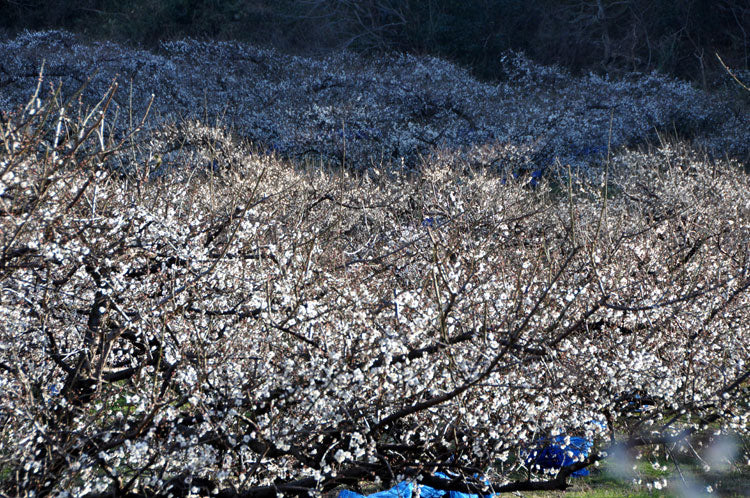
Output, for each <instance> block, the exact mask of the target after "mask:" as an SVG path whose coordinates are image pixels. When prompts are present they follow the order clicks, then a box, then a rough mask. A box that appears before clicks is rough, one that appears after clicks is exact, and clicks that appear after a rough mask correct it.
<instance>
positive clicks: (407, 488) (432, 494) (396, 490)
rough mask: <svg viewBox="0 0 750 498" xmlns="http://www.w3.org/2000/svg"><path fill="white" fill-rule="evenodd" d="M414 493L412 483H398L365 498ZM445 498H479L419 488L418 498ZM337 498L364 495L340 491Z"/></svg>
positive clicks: (401, 496) (405, 496)
mask: <svg viewBox="0 0 750 498" xmlns="http://www.w3.org/2000/svg"><path fill="white" fill-rule="evenodd" d="M435 475H436V476H437V477H442V478H445V479H448V478H449V477H448V476H447V475H445V474H442V473H440V472H437V473H435ZM413 491H414V483H412V482H410V481H403V482H400V483H398V484H397V485H396V486H394V487H392V488H391V489H387V490H385V491H380V492H379V493H373V494H371V495H367V498H412V493H413ZM445 495H447V496H446V498H479V495H472V494H469V493H459V492H458V491H443V490H440V489H434V488H431V487H429V486H420V489H419V497H420V498H439V497H441V496H445ZM492 496H495V495H487V496H486V497H484V498H490V497H492ZM338 498H365V495H361V494H359V493H355V492H354V491H349V490H346V489H345V490H342V491H340V492H339V495H338Z"/></svg>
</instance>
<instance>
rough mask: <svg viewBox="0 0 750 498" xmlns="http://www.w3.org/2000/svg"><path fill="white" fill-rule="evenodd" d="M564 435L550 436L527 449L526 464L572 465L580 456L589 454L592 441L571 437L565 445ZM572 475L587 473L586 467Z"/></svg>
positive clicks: (540, 466)
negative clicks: (550, 439) (545, 441)
mask: <svg viewBox="0 0 750 498" xmlns="http://www.w3.org/2000/svg"><path fill="white" fill-rule="evenodd" d="M565 439H566V436H564V435H559V436H555V437H554V438H552V441H548V442H547V444H544V441H540V442H539V443H538V446H539V448H538V449H532V450H527V452H526V456H525V459H526V465H529V466H532V465H535V466H538V467H539V468H540V469H559V468H561V467H566V466H568V465H572V464H574V463H576V462H578V461H579V460H580V457H584V458H585V457H587V456H589V452H590V451H591V446H592V443H591V441H589V440H588V439H585V438H582V437H575V436H573V437H571V438H570V441H569V444H568V445H567V446H566V445H565ZM572 475H573V476H574V477H582V476H587V475H589V471H588V469H581V470H577V471H575V472H573V474H572Z"/></svg>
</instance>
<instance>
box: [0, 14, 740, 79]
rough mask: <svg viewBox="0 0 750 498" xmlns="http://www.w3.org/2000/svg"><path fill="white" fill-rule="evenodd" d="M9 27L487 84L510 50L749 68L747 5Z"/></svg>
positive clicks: (668, 69)
mask: <svg viewBox="0 0 750 498" xmlns="http://www.w3.org/2000/svg"><path fill="white" fill-rule="evenodd" d="M0 20H2V21H0V22H2V23H3V24H5V25H6V26H8V27H15V28H34V29H40V28H63V27H65V28H69V29H70V28H75V29H79V30H82V31H85V32H88V33H91V34H93V35H95V36H99V37H108V38H113V37H114V38H116V39H119V40H121V41H123V40H129V41H131V42H135V43H146V44H149V45H150V46H154V45H155V44H156V43H157V42H158V41H160V40H165V39H171V38H174V37H184V36H191V37H212V38H220V39H240V40H245V41H252V42H265V43H267V42H272V43H273V44H274V45H276V46H279V47H284V48H286V49H289V50H294V51H300V50H309V49H310V48H314V49H318V50H319V49H325V48H331V47H339V48H340V47H342V46H348V47H349V48H355V49H358V50H365V51H370V50H373V49H374V50H397V51H408V52H418V53H422V54H432V55H438V56H442V57H447V58H449V59H451V60H453V61H456V62H459V63H461V64H464V65H468V66H469V67H471V68H473V70H474V71H475V72H476V74H479V75H481V76H484V77H490V78H497V77H499V76H502V75H503V67H502V66H501V65H500V64H499V59H500V56H501V55H502V54H503V53H504V52H506V51H508V50H514V51H524V52H526V53H527V54H528V55H529V56H530V57H531V58H532V59H533V60H535V61H537V62H541V63H545V64H553V63H555V64H561V65H564V66H566V67H569V68H574V69H575V70H579V69H583V70H584V72H588V70H594V71H606V72H622V71H630V70H639V71H651V70H660V71H663V72H665V73H668V74H671V75H673V76H674V75H676V76H679V77H681V78H685V79H689V80H693V81H696V82H698V83H701V84H706V85H710V86H713V85H715V84H716V83H717V81H715V78H716V77H717V76H720V75H721V71H717V70H718V69H719V66H718V64H717V61H716V59H715V57H714V53H715V52H717V51H718V52H720V53H721V54H722V55H723V56H724V57H725V58H726V59H727V60H728V61H729V62H730V63H731V64H732V65H733V66H735V67H737V68H740V69H748V68H749V65H750V59H748V53H749V51H750V39H749V38H748V33H750V7H748V6H747V2H744V1H741V0H683V1H678V2H675V1H673V0H661V1H653V0H625V1H622V0H617V1H614V0H564V1H559V0H537V1H530V2H527V1H521V0H482V1H472V2H465V1H460V0H406V1H404V0H365V1H363V0H253V1H250V2H248V1H234V0H233V1H221V2H217V1H213V0H168V1H156V0H129V1H112V0H85V1H81V0H76V1H75V2H72V1H68V0H62V1H57V2H53V3H52V4H50V3H49V2H46V1H42V0H26V1H24V2H6V3H4V4H3V5H2V6H0Z"/></svg>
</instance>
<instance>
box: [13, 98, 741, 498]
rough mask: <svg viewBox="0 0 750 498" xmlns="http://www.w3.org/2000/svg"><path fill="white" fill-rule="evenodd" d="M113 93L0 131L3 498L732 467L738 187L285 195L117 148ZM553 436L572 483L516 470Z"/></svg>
mask: <svg viewBox="0 0 750 498" xmlns="http://www.w3.org/2000/svg"><path fill="white" fill-rule="evenodd" d="M53 88H54V87H53ZM122 92H123V89H122V88H120V89H118V88H117V86H116V85H114V86H112V87H110V88H109V89H105V91H103V92H102V94H101V95H100V99H101V100H99V101H98V102H97V103H96V104H95V105H93V106H87V105H85V104H84V103H83V97H81V98H78V96H77V95H76V94H73V95H72V96H71V95H68V94H65V93H64V92H62V91H61V90H53V91H52V93H50V94H49V95H47V96H45V95H44V94H43V93H42V92H41V91H38V92H37V93H36V94H35V95H34V97H33V98H32V99H31V100H30V101H29V102H28V103H27V104H25V105H22V106H20V107H17V108H15V109H14V110H12V111H8V112H4V113H3V114H2V133H1V134H0V320H1V326H0V406H1V407H2V408H1V409H0V492H2V493H5V494H8V495H12V496H43V495H61V496H81V497H91V498H93V497H102V498H103V497H105V496H117V497H130V498H138V497H147V496H221V497H226V498H230V497H240V496H241V497H259V498H261V497H271V498H275V497H276V496H278V495H279V494H283V495H298V496H306V495H310V494H311V495H317V494H321V493H326V492H329V491H332V490H335V489H337V488H340V487H347V488H353V487H357V486H359V485H367V484H368V483H370V484H374V485H376V486H377V487H379V488H382V487H385V486H388V485H389V484H393V483H395V482H398V481H402V480H413V481H415V482H421V483H423V484H426V485H429V486H431V487H434V488H438V489H444V490H456V491H468V492H474V493H479V494H490V493H503V492H511V491H527V490H529V491H530V490H552V489H560V490H563V489H566V488H567V487H568V486H569V484H570V479H569V477H570V476H571V475H572V474H573V473H575V472H578V471H580V470H582V469H584V468H588V467H593V466H595V465H596V464H597V463H598V462H600V461H602V460H604V461H606V460H608V459H612V458H615V457H616V458H629V456H631V455H633V456H634V455H636V454H637V453H639V452H642V451H647V450H648V451H663V452H666V453H669V454H670V455H671V454H674V455H683V457H684V458H694V459H696V460H698V461H709V459H708V456H707V455H706V454H705V452H704V450H703V448H702V447H701V446H700V444H703V443H706V442H708V441H709V440H710V438H711V437H714V436H717V435H721V436H722V437H727V438H730V437H731V438H734V440H735V441H739V442H740V443H739V445H740V446H739V447H738V448H737V449H738V458H739V459H740V460H742V461H744V460H746V459H748V458H750V453H748V448H746V447H742V445H741V444H742V443H741V442H742V441H743V440H747V436H748V430H749V429H750V419H749V418H748V417H750V399H749V398H750V350H749V349H748V348H749V346H748V345H750V327H749V326H748V323H750V247H749V243H750V179H749V178H748V177H747V175H746V174H744V173H743V172H742V169H741V168H740V167H739V166H738V164H737V163H735V162H731V161H724V160H710V159H708V158H706V157H705V156H703V155H699V154H698V153H696V152H694V151H692V150H691V149H690V148H688V147H686V146H682V145H679V144H677V145H674V146H670V145H666V144H665V145H663V146H662V147H660V148H659V149H657V150H653V151H650V152H637V151H632V150H631V151H628V150H623V151H621V152H619V153H617V154H613V156H612V158H611V160H610V161H607V166H606V167H603V168H600V170H601V174H597V173H595V172H594V173H589V174H586V175H577V174H576V173H575V170H571V171H570V173H569V174H567V175H564V174H560V175H558V176H557V177H552V176H551V175H545V176H543V177H541V178H538V181H537V182H536V183H535V187H534V188H530V187H529V185H528V184H527V183H526V182H525V180H523V179H519V180H515V179H514V177H513V175H511V174H508V172H509V170H511V169H513V167H514V166H515V164H514V163H513V162H512V161H511V160H513V158H512V157H510V156H509V158H508V161H511V163H509V164H508V165H506V166H505V169H497V170H495V169H482V168H479V167H477V165H476V164H475V163H473V162H472V161H471V160H470V159H469V158H467V157H466V156H465V155H464V154H463V153H462V152H461V151H458V152H457V151H456V150H448V149H440V148H434V149H432V150H431V152H430V155H429V156H428V157H425V159H424V160H423V162H421V163H419V164H418V166H419V167H418V170H416V171H415V170H412V171H408V172H399V170H398V169H395V168H394V169H393V170H392V171H390V173H389V174H388V175H385V174H380V172H379V171H378V170H375V169H373V171H371V172H370V173H369V174H359V173H358V172H357V171H356V168H355V169H352V170H350V169H347V168H339V169H330V170H328V169H325V168H312V167H308V168H301V167H300V165H299V164H297V163H293V162H290V161H287V160H282V159H280V158H279V156H277V155H274V154H271V155H268V154H259V153H258V151H257V149H254V148H253V147H251V146H250V145H249V144H248V143H246V142H245V141H243V140H240V139H239V138H238V137H237V136H236V134H232V133H229V132H228V131H227V129H225V128H221V127H208V126H206V125H205V124H201V123H199V122H196V121H191V120H183V121H180V122H177V123H176V124H174V123H170V122H168V120H166V118H165V117H164V116H163V115H162V116H159V117H158V119H156V120H155V121H156V123H155V124H154V123H151V124H149V119H147V118H146V116H145V114H146V113H145V108H146V107H147V106H144V108H143V112H142V113H141V114H135V113H133V114H131V115H130V116H129V118H128V121H129V127H128V128H127V129H124V128H119V127H116V126H113V125H112V124H111V123H112V122H113V120H112V119H110V116H112V114H113V109H114V108H115V105H116V102H117V99H120V100H121V101H122V99H123V95H122ZM156 105H157V104H154V106H156ZM120 117H122V116H120ZM165 151H168V154H169V156H168V157H167V156H166V155H165ZM157 154H158V155H159V157H160V158H161V159H157ZM160 160H161V161H167V160H169V161H171V162H172V163H173V165H175V167H171V168H167V169H165V170H164V171H163V172H162V174H159V175H153V174H152V173H153V169H154V168H158V167H159V166H160ZM519 161H520V159H519ZM206 164H210V165H215V167H212V168H207V167H205V165H206ZM535 180H536V178H535ZM561 435H562V436H563V437H562V442H563V446H564V445H565V442H566V441H567V436H570V437H571V438H572V437H577V438H586V439H587V440H589V441H591V442H592V443H593V446H592V448H591V451H590V453H589V454H588V456H586V457H581V458H575V459H574V460H576V461H574V462H573V463H569V464H567V465H565V466H564V467H562V468H559V469H545V468H541V467H539V466H536V465H534V464H533V463H530V462H529V459H528V458H526V455H528V454H529V452H530V451H534V448H535V447H536V446H538V445H539V444H540V443H539V441H540V440H543V439H549V438H557V437H558V436H561ZM563 449H564V448H563ZM735 464H736V463H730V465H735ZM673 470H674V469H673ZM436 472H442V473H444V475H447V476H450V478H448V479H446V478H441V477H438V476H436V475H435V473H436ZM675 474H678V472H675ZM657 484H658V485H659V487H660V486H661V481H659V483H657Z"/></svg>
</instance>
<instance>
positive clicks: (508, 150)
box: [0, 32, 750, 171]
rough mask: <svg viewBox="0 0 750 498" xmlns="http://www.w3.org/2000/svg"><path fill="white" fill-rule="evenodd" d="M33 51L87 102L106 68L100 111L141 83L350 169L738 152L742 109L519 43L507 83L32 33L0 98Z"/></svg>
mask: <svg viewBox="0 0 750 498" xmlns="http://www.w3.org/2000/svg"><path fill="white" fill-rule="evenodd" d="M43 60H44V61H45V72H46V74H47V75H49V77H50V78H51V79H53V80H55V81H59V82H61V84H62V88H63V90H64V92H66V93H70V92H73V91H74V90H75V89H77V88H78V87H79V86H80V85H82V84H84V83H86V82H87V81H88V89H87V92H85V93H84V94H83V96H82V99H83V100H84V102H86V103H88V104H93V103H94V102H95V101H96V100H97V99H98V98H99V97H98V96H99V95H102V94H103V93H104V92H105V91H106V89H107V87H108V86H109V85H110V84H111V82H112V81H113V80H115V79H117V81H119V82H120V84H121V86H122V88H123V91H121V92H120V93H119V94H118V95H116V96H115V97H114V99H115V101H114V102H113V108H117V109H119V111H118V113H117V114H118V120H115V118H114V114H115V113H114V112H113V113H112V114H113V115H112V116H110V117H108V119H107V123H108V124H110V125H113V126H117V127H119V128H120V129H124V128H126V127H127V124H128V123H127V116H128V115H129V113H131V112H134V113H135V114H141V113H143V112H144V110H145V108H146V106H147V105H149V102H150V96H151V95H152V94H153V95H156V99H155V101H154V103H153V109H152V111H153V113H154V114H155V116H156V117H157V120H158V119H161V118H162V117H167V120H170V119H172V118H171V117H170V116H175V115H179V116H182V117H183V118H186V119H191V120H200V121H202V122H203V123H204V124H205V123H206V122H207V121H211V120H215V119H216V117H217V116H220V117H221V119H222V121H223V122H224V123H225V124H226V125H227V127H228V128H231V129H232V130H233V131H234V133H235V134H237V135H239V136H241V137H244V138H248V139H251V140H252V141H253V142H255V143H256V144H259V145H262V146H263V147H265V148H268V149H272V150H275V151H277V152H279V153H281V154H282V155H284V156H287V157H291V158H293V159H296V160H302V159H305V158H307V159H310V160H314V161H318V160H320V159H321V158H322V159H323V160H324V162H326V163H332V162H334V163H337V164H341V163H342V161H343V162H346V164H347V165H349V166H350V167H352V168H354V169H357V170H367V169H368V168H374V169H384V168H387V167H388V165H389V164H392V165H394V167H395V168H397V169H401V168H402V167H403V166H402V165H401V164H400V163H399V162H398V160H399V158H402V157H403V158H405V162H406V167H408V168H415V167H417V165H418V164H419V162H420V159H419V158H420V156H421V157H425V156H428V155H429V154H430V153H431V151H433V150H435V149H436V148H446V149H450V150H452V151H454V152H455V154H456V155H457V158H458V159H460V160H463V161H466V162H469V163H470V164H471V165H472V166H474V167H478V168H479V167H484V168H490V169H492V168H494V169H498V170H502V169H504V168H506V167H507V166H509V165H510V164H513V165H514V166H522V168H523V169H527V170H529V171H545V170H548V169H550V167H552V166H554V165H555V159H556V158H557V159H559V160H560V162H561V163H562V164H571V165H572V166H573V168H574V169H575V168H578V167H580V168H583V169H584V170H590V169H591V168H598V167H599V166H600V165H601V158H602V156H603V154H604V152H606V149H607V145H608V144H609V143H610V142H611V145H612V147H613V148H615V149H616V148H619V147H621V146H634V145H638V144H643V143H645V142H648V141H652V142H656V141H657V140H658V134H660V133H661V134H669V135H672V134H674V133H678V134H679V135H680V136H682V137H684V138H688V139H692V140H693V142H694V143H695V145H696V146H701V147H703V148H704V149H705V151H706V152H707V153H709V154H711V155H713V156H715V157H721V156H724V155H726V154H729V155H730V156H732V157H736V158H739V159H741V160H743V161H747V160H748V158H749V157H750V113H748V111H747V109H745V108H742V107H739V108H737V107H732V105H731V103H730V102H728V101H724V100H721V99H719V98H718V97H712V96H709V95H706V94H704V93H702V92H699V91H697V90H695V89H694V88H692V87H691V86H690V85H688V84H685V83H681V82H677V81H673V80H669V79H667V78H665V77H662V76H658V75H646V76H643V75H631V76H630V77H629V78H627V79H622V80H619V81H611V80H608V79H605V78H600V77H598V76H594V75H589V76H586V77H572V76H571V75H570V74H568V73H566V72H565V71H564V70H561V69H559V68H554V67H544V66H539V65H537V64H534V63H532V62H530V61H529V60H527V59H526V58H524V57H522V56H509V57H507V58H506V59H505V60H504V64H505V68H506V69H505V70H506V71H507V72H508V74H509V75H510V78H509V80H508V81H507V82H504V83H499V84H487V83H482V82H479V81H477V80H476V79H475V78H473V77H471V76H470V75H469V73H468V72H467V71H466V70H464V69H461V68H459V67H457V66H454V65H452V64H450V63H447V62H445V61H443V60H440V59H435V58H430V57H414V56H388V57H381V58H363V57H360V56H357V55H355V54H352V53H338V54H336V55H330V56H327V57H323V58H316V59H311V58H301V57H291V56H286V55H283V54H280V53H278V52H276V51H273V50H266V49H258V48H256V47H252V46H248V45H243V44H238V43H226V42H225V43H203V42H196V41H190V40H183V41H176V42H169V43H164V44H162V45H161V48H160V51H159V52H158V53H156V54H154V53H151V52H146V51H137V50H130V49H127V48H125V47H122V46H120V45H117V44H114V43H109V42H107V43H96V44H87V43H85V42H83V41H82V40H81V39H80V38H79V37H76V36H74V35H71V34H67V33H62V32H44V33H32V34H25V35H23V36H19V37H18V38H16V39H14V40H10V41H7V42H4V43H0V85H2V86H3V93H2V94H0V108H10V107H13V106H17V105H20V104H21V103H23V102H24V101H25V99H26V98H27V95H28V88H29V86H30V84H31V83H32V82H34V81H35V80H36V78H37V76H38V73H39V68H40V66H41V64H42V61H43ZM727 78H729V76H727ZM131 82H132V97H131V93H130V91H131V90H130V85H131ZM733 83H734V82H733ZM610 126H611V130H610ZM160 133H167V132H166V131H162V132H160ZM173 133H174V140H171V141H167V142H165V143H166V145H165V148H164V150H161V151H159V152H158V153H159V154H160V155H161V156H162V157H163V158H164V166H168V165H169V164H171V163H172V155H173V154H174V153H175V151H177V150H178V149H180V148H181V147H186V146H187V147H189V146H190V144H189V143H188V144H186V143H184V142H183V141H182V139H181V138H180V134H179V130H177V129H175V130H174V132H173ZM123 167H125V168H127V165H123Z"/></svg>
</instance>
